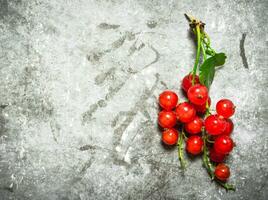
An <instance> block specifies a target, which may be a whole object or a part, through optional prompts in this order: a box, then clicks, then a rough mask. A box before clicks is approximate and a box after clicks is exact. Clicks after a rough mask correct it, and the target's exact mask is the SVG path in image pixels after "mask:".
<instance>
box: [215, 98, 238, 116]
mask: <svg viewBox="0 0 268 200" xmlns="http://www.w3.org/2000/svg"><path fill="white" fill-rule="evenodd" d="M216 110H217V113H218V114H219V115H221V116H223V117H224V118H229V117H231V116H232V115H233V114H234V112H235V106H234V104H233V102H232V101H230V100H229V99H222V100H220V101H218V103H217V105H216Z"/></svg>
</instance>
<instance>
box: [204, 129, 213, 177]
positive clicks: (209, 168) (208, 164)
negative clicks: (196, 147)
mask: <svg viewBox="0 0 268 200" xmlns="http://www.w3.org/2000/svg"><path fill="white" fill-rule="evenodd" d="M206 141H207V135H206V133H205V131H203V142H204V147H203V164H204V166H205V168H206V169H207V172H208V174H209V175H210V177H211V179H212V180H213V179H214V167H213V164H212V163H211V162H210V159H209V155H208V148H207V144H206Z"/></svg>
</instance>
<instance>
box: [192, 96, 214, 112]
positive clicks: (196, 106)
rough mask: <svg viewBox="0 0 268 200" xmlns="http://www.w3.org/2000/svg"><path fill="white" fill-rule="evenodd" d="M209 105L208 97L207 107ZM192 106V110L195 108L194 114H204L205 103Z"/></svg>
mask: <svg viewBox="0 0 268 200" xmlns="http://www.w3.org/2000/svg"><path fill="white" fill-rule="evenodd" d="M210 105H211V99H210V97H208V106H210ZM193 106H194V108H195V110H196V112H198V113H201V114H204V113H205V112H206V109H207V108H206V103H204V104H202V105H195V104H194V105H193Z"/></svg>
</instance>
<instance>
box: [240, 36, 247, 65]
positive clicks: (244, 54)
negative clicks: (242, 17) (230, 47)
mask: <svg viewBox="0 0 268 200" xmlns="http://www.w3.org/2000/svg"><path fill="white" fill-rule="evenodd" d="M246 36H247V34H246V33H243V34H242V38H241V40H240V56H241V58H242V62H243V65H244V67H245V68H246V69H248V68H249V66H248V61H247V57H246V53H245V40H246Z"/></svg>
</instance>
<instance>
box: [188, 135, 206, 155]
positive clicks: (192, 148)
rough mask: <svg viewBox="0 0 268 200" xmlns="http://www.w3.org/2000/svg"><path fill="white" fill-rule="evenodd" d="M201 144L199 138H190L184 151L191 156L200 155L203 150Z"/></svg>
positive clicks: (195, 136)
mask: <svg viewBox="0 0 268 200" xmlns="http://www.w3.org/2000/svg"><path fill="white" fill-rule="evenodd" d="M203 144H204V143H203V140H202V138H201V137H200V136H197V135H193V136H190V137H189V138H188V140H187V141H186V150H187V152H188V153H190V154H193V155H197V154H200V153H201V152H202V150H203Z"/></svg>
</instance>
